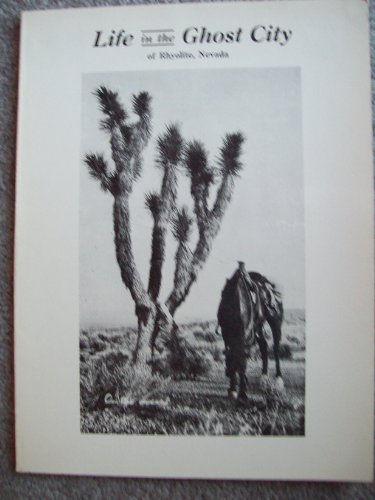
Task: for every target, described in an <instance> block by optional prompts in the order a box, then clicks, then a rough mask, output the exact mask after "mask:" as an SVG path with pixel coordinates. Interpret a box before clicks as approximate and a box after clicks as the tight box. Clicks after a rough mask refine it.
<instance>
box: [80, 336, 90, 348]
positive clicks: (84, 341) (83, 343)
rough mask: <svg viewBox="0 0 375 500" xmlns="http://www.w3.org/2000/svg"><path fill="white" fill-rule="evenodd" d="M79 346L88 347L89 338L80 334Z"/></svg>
mask: <svg viewBox="0 0 375 500" xmlns="http://www.w3.org/2000/svg"><path fill="white" fill-rule="evenodd" d="M79 348H80V349H81V350H83V349H88V348H89V340H88V338H87V337H85V336H83V335H80V337H79Z"/></svg>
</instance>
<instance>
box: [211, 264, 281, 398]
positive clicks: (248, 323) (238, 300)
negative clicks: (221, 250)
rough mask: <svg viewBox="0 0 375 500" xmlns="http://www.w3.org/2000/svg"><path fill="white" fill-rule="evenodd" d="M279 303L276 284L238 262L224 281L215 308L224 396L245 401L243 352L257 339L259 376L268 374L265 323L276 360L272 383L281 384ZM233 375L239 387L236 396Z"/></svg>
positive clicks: (244, 353) (244, 361) (264, 376)
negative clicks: (221, 343) (224, 378)
mask: <svg viewBox="0 0 375 500" xmlns="http://www.w3.org/2000/svg"><path fill="white" fill-rule="evenodd" d="M283 315H284V311H283V304H282V299H281V294H280V292H279V290H278V289H277V288H276V286H275V285H274V284H273V283H271V282H270V281H269V280H268V279H267V278H266V277H265V276H263V275H262V274H260V273H257V272H253V271H252V272H247V271H246V269H245V264H244V263H243V262H239V267H238V269H236V271H235V273H234V274H233V276H232V277H231V278H230V279H228V280H227V282H226V284H225V286H224V288H223V290H222V293H221V300H220V305H219V309H218V314H217V319H218V326H219V327H220V328H221V333H222V336H223V339H224V344H225V362H226V375H227V377H228V378H229V388H228V396H229V397H230V398H236V396H237V399H238V401H239V402H243V401H246V400H247V394H246V382H247V378H246V362H247V358H246V354H247V351H248V350H249V348H250V346H251V345H252V344H253V343H255V342H257V343H258V345H259V349H260V353H261V356H262V376H263V377H262V378H266V377H267V373H268V344H267V340H266V337H265V330H264V329H265V326H266V324H268V325H269V327H270V329H271V331H272V336H273V351H274V356H275V363H276V384H277V386H278V387H283V379H282V374H281V369H280V357H279V350H280V341H281V326H282V322H283ZM237 374H238V378H239V387H238V395H237V392H236V391H237Z"/></svg>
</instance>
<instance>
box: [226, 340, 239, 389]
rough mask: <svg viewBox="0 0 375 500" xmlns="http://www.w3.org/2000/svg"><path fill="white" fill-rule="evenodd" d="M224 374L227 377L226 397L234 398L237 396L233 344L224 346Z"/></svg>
mask: <svg viewBox="0 0 375 500" xmlns="http://www.w3.org/2000/svg"><path fill="white" fill-rule="evenodd" d="M225 365H226V370H225V374H226V376H227V377H228V378H229V387H228V397H229V398H230V399H236V397H237V367H236V360H235V358H234V352H233V346H231V345H230V344H229V343H228V344H226V346H225Z"/></svg>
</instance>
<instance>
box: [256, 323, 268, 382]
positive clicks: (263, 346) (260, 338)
mask: <svg viewBox="0 0 375 500" xmlns="http://www.w3.org/2000/svg"><path fill="white" fill-rule="evenodd" d="M255 338H256V339H257V342H258V346H259V350H260V354H261V356H262V375H267V373H268V343H267V340H266V338H265V336H264V332H263V327H262V326H260V327H258V328H257V331H256V332H255Z"/></svg>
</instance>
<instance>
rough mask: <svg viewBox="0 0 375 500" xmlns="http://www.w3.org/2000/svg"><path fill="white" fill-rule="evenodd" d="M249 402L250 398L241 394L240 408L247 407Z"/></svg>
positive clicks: (238, 399) (239, 398)
mask: <svg viewBox="0 0 375 500" xmlns="http://www.w3.org/2000/svg"><path fill="white" fill-rule="evenodd" d="M248 402H249V398H248V397H247V395H246V394H239V395H238V398H237V404H238V406H246V405H247V404H248Z"/></svg>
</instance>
